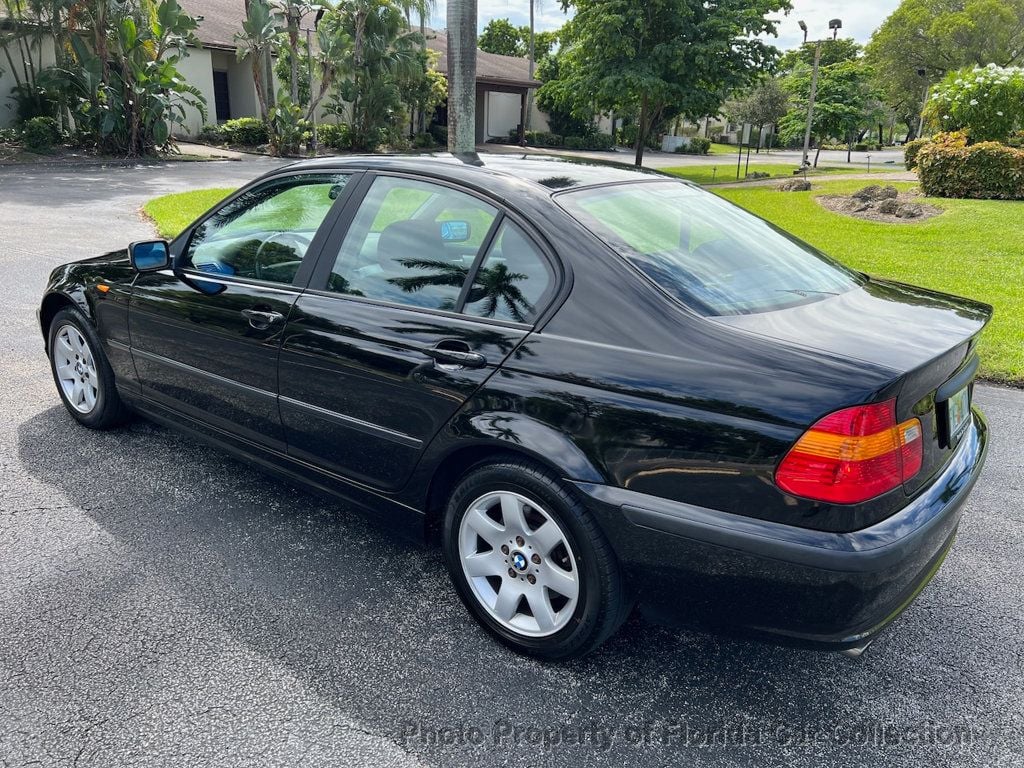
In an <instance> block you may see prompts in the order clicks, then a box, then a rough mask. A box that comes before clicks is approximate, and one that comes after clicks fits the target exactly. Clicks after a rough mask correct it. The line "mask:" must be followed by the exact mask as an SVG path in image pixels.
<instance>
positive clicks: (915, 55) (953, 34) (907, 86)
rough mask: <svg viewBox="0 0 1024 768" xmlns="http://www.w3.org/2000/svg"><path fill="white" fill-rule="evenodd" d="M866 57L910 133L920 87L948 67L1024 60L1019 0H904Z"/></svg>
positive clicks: (1023, 14) (1023, 12)
mask: <svg viewBox="0 0 1024 768" xmlns="http://www.w3.org/2000/svg"><path fill="white" fill-rule="evenodd" d="M866 57H867V60H868V63H869V64H871V65H872V67H873V68H874V70H875V72H876V86H877V87H878V88H879V90H880V91H881V92H882V94H883V97H884V99H885V102H886V103H887V104H888V105H889V106H890V107H891V108H892V109H893V110H894V111H895V112H896V113H897V114H898V115H899V119H900V120H901V122H903V123H904V124H905V125H906V126H907V134H908V137H913V136H914V135H915V134H916V132H917V126H918V121H919V118H920V114H921V109H922V104H923V101H924V98H925V91H926V90H927V88H928V86H929V85H933V84H935V83H937V82H938V81H939V80H941V79H942V78H943V77H944V76H945V74H946V73H947V72H952V71H954V70H958V69H962V68H963V67H971V66H985V65H986V64H990V63H994V64H997V65H999V66H1010V65H1014V64H1020V63H1021V62H1022V61H1024V0H903V2H902V3H900V5H899V7H898V8H897V9H896V10H895V11H893V13H892V14H891V15H890V16H889V17H888V18H887V19H886V20H885V21H884V22H882V24H881V26H879V27H878V29H876V30H875V33H874V34H873V35H872V36H871V41H870V42H869V43H868V45H867V48H866ZM922 73H923V74H922Z"/></svg>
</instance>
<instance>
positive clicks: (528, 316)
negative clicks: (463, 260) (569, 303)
mask: <svg viewBox="0 0 1024 768" xmlns="http://www.w3.org/2000/svg"><path fill="white" fill-rule="evenodd" d="M553 286H554V274H553V273H552V271H551V265H550V264H549V263H548V260H547V259H545V258H544V256H543V255H542V254H541V253H540V252H538V251H537V249H536V247H534V245H533V243H531V242H530V241H529V240H528V239H527V237H526V235H525V234H523V231H522V230H521V229H519V227H517V226H516V225H515V224H512V223H511V222H509V221H508V220H506V221H504V222H502V224H501V228H500V229H499V230H498V234H497V237H495V238H494V243H493V244H492V245H491V249H490V250H489V251H488V252H487V256H486V257H485V258H484V260H483V262H482V263H481V264H480V269H479V271H478V272H477V274H476V278H475V279H474V280H473V286H472V287H471V288H470V289H469V295H468V296H467V297H466V308H465V313H466V314H467V315H475V316H476V317H493V318H497V319H499V320H514V321H516V322H520V323H528V322H531V321H532V320H533V319H534V318H535V317H536V315H537V310H538V309H539V308H540V307H541V305H542V303H543V299H544V298H546V296H547V294H548V292H549V290H550V289H551V288H552V287H553Z"/></svg>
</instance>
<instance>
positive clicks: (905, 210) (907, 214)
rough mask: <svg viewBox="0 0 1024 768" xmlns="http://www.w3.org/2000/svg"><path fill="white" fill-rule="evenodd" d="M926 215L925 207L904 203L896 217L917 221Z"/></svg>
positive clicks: (918, 204)
mask: <svg viewBox="0 0 1024 768" xmlns="http://www.w3.org/2000/svg"><path fill="white" fill-rule="evenodd" d="M924 213H925V211H924V206H922V205H921V204H920V203H903V204H902V205H901V206H900V207H899V208H897V209H896V215H897V216H898V217H899V218H901V219H917V218H920V217H921V216H923V215H924Z"/></svg>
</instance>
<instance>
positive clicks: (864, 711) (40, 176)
mask: <svg viewBox="0 0 1024 768" xmlns="http://www.w3.org/2000/svg"><path fill="white" fill-rule="evenodd" d="M271 163H272V161H269V160H261V161H252V162H245V163H237V162H236V163H219V164H213V163H211V164H183V165H176V166H169V167H164V166H153V167H148V168H138V169H113V170H98V169H78V170H76V171H73V172H60V171H52V170H51V171H40V172H26V171H19V172H16V173H10V172H8V173H4V174H3V175H0V274H2V277H3V282H2V284H3V287H4V289H5V293H6V295H5V297H4V301H3V302H2V304H0V327H2V328H3V334H2V339H0V354H2V359H3V365H2V366H0V403H2V407H3V412H4V414H5V416H6V418H4V419H3V420H0V766H20V765H27V764H31V765H45V766H51V765H79V766H101V767H102V768H109V767H111V766H117V765H146V766H151V765H152V766H157V765H161V766H190V768H192V767H193V766H207V765H209V766H218V767H220V766H242V765H251V766H270V765H295V766H297V765H332V766H338V765H351V766H356V765H367V766H387V765H428V766H448V765H463V764H465V765H480V766H484V765H509V766H533V765H548V764H550V765H587V766H624V765H644V766H648V765H650V766H678V765H688V766H691V765H692V766H705V765H708V766H710V765H750V766H775V765H777V766H823V765H836V766H840V765H842V766H848V765H856V764H861V765H870V766H877V765H892V766H903V765H905V766H915V767H916V766H920V765H957V766H959V765H977V766H1010V765H1020V764H1022V763H1024V752H1022V748H1024V747H1022V745H1024V739H1022V734H1024V704H1022V700H1021V699H1022V697H1021V694H1022V691H1024V652H1022V651H1024V641H1022V632H1021V629H1022V623H1024V622H1022V618H1024V617H1022V608H1021V600H1022V598H1021V595H1022V593H1024V575H1022V572H1024V569H1022V568H1021V545H1022V542H1024V509H1022V503H1021V490H1022V488H1024V461H1022V454H1021V448H1020V445H1021V436H1022V435H1024V393H1022V392H1019V391H1013V390H1004V389H997V388H992V387H980V388H979V389H978V398H977V399H978V402H979V403H980V404H981V405H982V406H983V407H984V408H985V409H986V410H987V412H988V414H989V417H990V420H991V423H992V430H993V434H994V439H993V446H992V452H991V456H990V460H989V464H988V467H987V468H986V470H985V475H984V477H983V478H982V480H981V482H980V484H979V486H978V488H977V491H976V492H975V494H974V496H973V497H972V499H971V502H970V508H969V509H968V511H967V515H966V519H965V521H964V524H963V525H962V527H961V534H960V537H959V540H958V542H957V545H956V547H955V548H954V550H953V552H952V554H951V555H950V557H949V559H948V560H947V563H946V565H945V567H944V568H943V569H942V570H941V572H940V573H939V575H938V576H937V578H936V579H935V581H934V582H933V584H932V585H931V586H929V587H928V589H926V590H925V592H924V593H923V594H922V595H921V598H920V599H919V600H918V602H917V603H916V604H915V605H914V606H913V607H911V609H910V610H909V611H908V612H907V613H906V614H905V616H904V617H903V618H902V619H901V620H900V621H899V622H898V624H897V625H896V626H895V627H894V628H893V629H892V630H891V631H890V632H888V633H887V634H885V635H884V636H882V637H881V638H880V639H879V640H878V641H877V642H876V644H875V645H874V646H873V647H872V648H871V649H870V650H869V652H868V653H867V654H866V655H865V656H864V657H862V658H861V659H859V660H851V659H848V658H846V657H842V656H838V655H828V654H816V653H810V652H804V651H795V650H789V649H783V648H775V647H769V646H764V645H760V644H755V643H747V642H739V641H733V640H725V639H718V638H714V637H709V636H705V635H701V634H695V633H688V632H673V631H668V630H665V629H661V628H658V627H652V626H648V625H645V624H643V623H642V622H639V621H635V620H634V621H633V622H631V623H630V624H629V625H627V627H626V628H625V631H623V632H622V633H621V635H620V636H618V637H617V638H616V639H615V640H613V641H612V642H610V643H609V644H608V645H607V646H606V647H605V648H603V649H602V650H601V651H600V652H598V653H597V654H595V655H593V656H592V657H590V658H588V659H586V660H584V661H582V662H578V663H574V664H571V665H567V666H561V667H559V666H545V665H542V664H539V663H535V662H532V661H526V660H523V659H521V658H518V657H515V656H513V655H511V654H509V653H507V652H505V651H504V650H502V649H500V648H499V647H497V646H495V645H494V644H493V643H492V642H490V641H489V640H488V639H487V638H486V637H485V636H484V635H483V634H482V633H481V632H480V631H479V630H478V629H477V628H476V627H475V625H474V624H473V623H472V621H471V620H470V619H469V618H468V617H467V615H466V614H465V613H464V611H463V609H462V608H461V606H460V605H459V604H458V603H457V601H456V599H455V598H454V597H453V595H452V593H451V592H450V590H449V588H448V584H447V581H446V577H445V575H444V573H443V569H442V564H441V560H440V557H439V556H438V554H437V553H436V552H433V551H430V550H427V549H424V548H419V547H416V546H413V545H409V544H404V543H401V542H399V541H396V540H394V539H392V538H391V537H389V536H388V535H387V534H386V533H383V532H381V531H379V530H377V529H375V528H374V527H372V526H371V525H368V524H367V523H366V522H365V520H364V518H363V517H361V516H359V515H358V514H356V513H354V512H353V511H351V510H349V509H346V508H345V507H344V506H343V505H340V504H333V503H329V502H325V501H323V500H321V499H319V498H314V497H312V496H309V495H306V494H305V493H303V492H301V491H297V490H295V489H293V488H291V487H288V486H287V485H285V484H282V483H280V482H278V481H276V480H273V479H270V478H268V477H266V476H264V475H262V474H260V473H259V472H257V471H256V470H254V469H251V468H249V467H247V466H244V465H241V464H239V463H236V462H234V461H232V460H230V459H227V458H224V457H223V456H221V455H220V454H218V453H217V452H215V451H214V450H211V449H208V448H205V447H202V446H199V445H195V444H193V443H192V442H190V441H189V440H187V439H185V438H183V437H180V436H178V435H176V434H174V433H172V432H170V431H168V430H165V429H161V428H158V427H155V426H152V425H150V424H147V423H145V422H136V423H134V424H132V425H131V426H130V427H128V428H127V429H125V430H123V431H120V432H115V433H106V434H101V433H94V432H89V431H87V430H84V429H81V428H79V427H77V426H76V425H74V424H73V422H72V421H71V419H70V418H69V417H68V416H67V415H66V413H65V412H64V411H63V409H62V408H61V407H60V406H59V405H58V401H57V396H56V394H55V393H54V391H53V384H52V382H51V380H50V377H49V374H48V372H47V367H46V362H45V360H44V359H43V356H42V352H41V349H40V340H39V337H38V335H37V331H36V328H35V325H34V323H35V321H34V316H33V312H34V309H35V304H36V301H37V298H38V295H39V292H40V290H41V288H42V287H43V284H44V280H45V277H46V275H47V273H48V272H49V270H50V269H51V267H53V266H54V265H56V264H58V263H61V262H63V261H66V260H69V259H75V258H79V257H84V256H87V255H90V254H92V253H96V252H99V251H103V250H105V249H110V248H114V247H121V246H123V244H124V243H126V242H127V241H128V240H130V239H132V238H135V237H142V236H145V235H146V234H147V233H148V231H149V230H148V228H147V225H146V224H144V223H143V222H142V221H141V220H140V219H139V218H138V216H137V214H136V210H137V208H138V206H139V204H140V203H142V202H143V201H144V200H145V199H147V198H148V197H150V196H153V195H156V194H160V193H163V192H166V191H169V190H179V189H186V188H194V187H202V186H211V185H228V184H233V183H238V182H241V181H243V180H245V179H247V178H250V177H251V176H253V175H255V174H256V173H257V172H258V171H259V170H261V169H263V168H265V167H269V166H270V165H271ZM681 599H684V600H685V595H684V596H681ZM880 729H885V730H880ZM911 739H915V740H917V741H923V742H925V744H924V746H914V745H913V744H912V743H911V741H910V740H911ZM950 740H953V741H955V742H956V741H958V743H952V744H950V743H948V742H949V741H950ZM580 742H582V744H580Z"/></svg>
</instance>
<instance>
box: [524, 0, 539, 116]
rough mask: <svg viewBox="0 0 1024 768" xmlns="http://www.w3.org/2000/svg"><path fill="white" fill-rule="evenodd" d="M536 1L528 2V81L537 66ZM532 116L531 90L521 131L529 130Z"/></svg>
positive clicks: (527, 98) (531, 90)
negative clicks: (534, 9) (534, 10)
mask: <svg viewBox="0 0 1024 768" xmlns="http://www.w3.org/2000/svg"><path fill="white" fill-rule="evenodd" d="M535 2H536V0H530V79H531V80H533V72H534V68H535V67H536V64H537V49H536V46H535V44H534V41H535V39H536V38H535V35H534V29H533V27H534V23H533V16H534V14H533V8H534V3H535ZM532 114H533V88H531V89H530V90H529V93H528V95H527V97H526V124H525V125H524V126H523V130H526V131H528V130H530V122H531V117H530V116H531V115H532Z"/></svg>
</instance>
